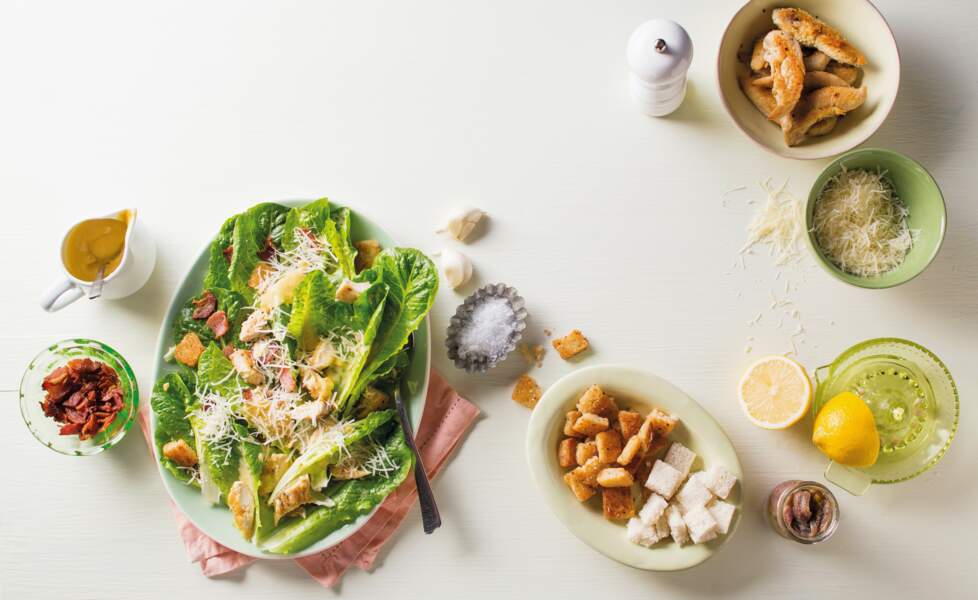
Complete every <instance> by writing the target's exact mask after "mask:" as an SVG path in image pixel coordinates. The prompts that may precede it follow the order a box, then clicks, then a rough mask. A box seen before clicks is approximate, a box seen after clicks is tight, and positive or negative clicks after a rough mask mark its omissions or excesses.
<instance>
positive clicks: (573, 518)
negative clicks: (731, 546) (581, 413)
mask: <svg viewBox="0 0 978 600" xmlns="http://www.w3.org/2000/svg"><path fill="white" fill-rule="evenodd" d="M591 384H597V385H600V386H601V388H602V389H603V390H605V391H606V392H607V393H609V394H611V395H612V396H614V397H615V398H616V399H617V400H618V402H619V404H621V405H623V406H628V407H634V408H635V409H636V410H638V411H640V412H642V414H645V413H647V412H648V411H650V410H652V408H655V407H658V408H661V409H662V410H665V411H666V412H669V413H671V414H672V415H675V416H676V417H679V419H680V420H681V422H682V423H681V424H680V425H679V426H678V427H677V428H676V430H675V431H674V432H673V433H672V435H670V438H671V439H672V440H674V441H677V442H682V443H683V444H684V445H685V446H687V447H689V448H690V449H691V450H692V451H693V452H695V453H696V454H697V457H698V458H697V459H696V463H695V464H694V465H693V470H694V471H698V470H700V469H703V468H704V467H707V466H710V465H714V464H721V465H723V466H724V467H726V468H727V469H728V470H729V471H730V472H731V473H733V474H734V475H736V476H737V479H738V480H739V483H738V484H737V485H736V486H735V487H734V490H733V492H731V494H730V497H729V498H728V499H727V502H730V503H731V504H733V505H734V506H736V507H737V512H736V513H735V514H734V520H733V523H731V525H730V530H729V531H728V532H727V534H726V535H722V536H720V537H719V538H717V539H716V540H714V541H712V542H708V543H706V544H701V545H687V546H684V547H682V548H680V547H679V546H678V545H676V544H675V543H674V542H673V541H672V540H669V541H666V542H660V543H659V544H656V545H655V546H653V547H652V548H644V547H642V546H638V545H635V544H633V543H631V542H629V541H628V539H626V537H625V526H624V523H612V522H610V521H607V520H605V518H604V517H603V516H602V515H601V498H600V497H599V495H595V496H594V497H593V498H591V500H589V501H588V502H585V503H581V502H578V501H577V500H576V499H575V498H574V496H573V495H572V494H571V492H570V490H569V489H568V488H567V486H566V485H564V482H563V479H562V478H563V476H564V473H565V471H566V469H563V468H561V466H560V465H559V464H557V444H558V443H559V442H560V440H561V438H562V437H563V426H564V416H565V415H566V413H567V412H568V411H569V410H572V409H573V408H574V405H575V403H576V402H577V399H578V398H579V397H580V396H581V393H583V392H584V390H585V388H587V386H589V385H591ZM526 456H527V461H528V462H529V464H530V473H531V474H532V476H533V479H534V481H535V482H536V485H537V488H538V489H539V490H540V494H541V495H542V496H543V499H544V501H545V502H546V503H547V505H548V506H549V507H550V509H551V510H552V511H553V512H554V514H555V515H557V518H559V519H560V520H561V521H562V522H563V523H564V525H565V526H567V528H568V529H570V530H571V533H573V534H574V535H576V536H577V537H578V538H580V539H581V540H582V541H584V542H585V543H587V544H588V545H590V546H591V547H592V548H594V549H595V550H597V551H598V552H600V553H602V554H604V555H605V556H607V557H609V558H612V559H614V560H617V561H618V562H620V563H623V564H626V565H629V566H632V567H635V568H638V569H645V570H648V571H678V570H681V569H688V568H690V567H694V566H696V565H698V564H700V563H701V562H703V561H705V560H706V559H708V558H710V557H711V556H713V555H714V554H715V553H716V552H717V551H718V550H719V549H720V547H721V546H722V545H723V544H724V543H726V542H727V540H729V539H730V538H731V537H732V536H733V534H734V532H735V531H736V529H737V524H738V523H739V522H740V517H741V512H742V511H743V507H742V503H743V500H742V497H741V496H742V494H741V490H742V489H743V488H742V486H743V478H744V474H743V469H742V468H741V466H740V460H739V459H738V458H737V453H736V451H735V450H734V447H733V444H731V443H730V440H729V439H727V436H726V434H724V432H723V430H722V429H721V428H720V425H719V424H717V422H716V421H714V420H713V417H711V416H710V415H709V413H707V412H706V410H704V409H703V407H702V406H700V405H699V404H697V403H696V402H695V401H694V400H693V399H692V398H690V397H689V396H687V395H686V394H684V393H683V392H682V390H680V389H679V388H677V387H676V386H674V385H672V384H671V383H669V382H668V381H666V380H664V379H662V378H661V377H657V376H655V375H653V374H651V373H648V372H646V371H643V370H641V369H636V368H633V367H627V366H594V367H587V368H584V369H579V370H577V371H574V372H573V373H570V374H568V375H566V376H564V377H563V378H561V379H560V380H559V381H558V382H557V383H555V384H553V385H552V386H551V387H550V389H548V390H547V392H546V393H545V394H544V395H543V398H541V399H540V402H539V403H538V404H537V406H536V408H534V409H533V414H532V416H531V417H530V425H529V428H528V430H527V433H526Z"/></svg>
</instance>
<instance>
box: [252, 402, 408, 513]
mask: <svg viewBox="0 0 978 600" xmlns="http://www.w3.org/2000/svg"><path fill="white" fill-rule="evenodd" d="M393 418H394V411H392V410H378V411H376V412H373V413H370V414H369V415H368V416H367V417H366V418H365V419H362V420H360V421H356V422H354V423H351V424H350V425H348V426H347V428H348V429H347V431H345V432H344V434H343V436H342V443H340V442H339V441H338V440H336V439H335V438H333V437H332V436H328V437H326V438H324V440H323V441H321V442H320V443H319V444H316V445H314V446H313V447H311V448H309V449H308V450H306V451H305V452H303V453H302V454H301V455H299V457H298V458H296V459H295V461H294V462H293V463H292V465H291V466H289V468H288V470H287V471H286V472H285V473H283V474H282V477H281V478H280V479H279V480H278V482H277V483H276V484H275V488H274V489H273V490H272V493H271V494H270V498H272V499H274V498H275V497H276V496H278V495H279V494H280V493H282V490H284V489H285V488H286V487H288V485H289V484H290V483H292V482H293V481H294V480H295V479H297V478H299V477H302V476H303V475H305V474H307V473H308V474H309V475H311V476H313V478H314V479H315V478H316V476H318V475H319V474H320V473H322V472H324V471H325V470H326V467H327V466H329V465H331V464H335V463H337V462H339V461H340V459H341V458H343V451H344V448H347V447H349V446H352V445H353V444H355V443H356V442H359V441H360V440H363V439H366V437H367V436H369V435H370V434H372V433H373V432H374V431H376V430H377V429H378V428H379V427H380V426H381V425H383V424H385V423H387V422H388V421H390V420H391V419H393Z"/></svg>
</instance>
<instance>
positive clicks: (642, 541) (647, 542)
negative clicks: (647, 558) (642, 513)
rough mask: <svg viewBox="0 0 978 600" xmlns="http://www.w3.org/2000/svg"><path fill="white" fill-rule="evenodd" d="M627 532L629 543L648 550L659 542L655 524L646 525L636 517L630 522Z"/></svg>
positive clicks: (626, 528)
mask: <svg viewBox="0 0 978 600" xmlns="http://www.w3.org/2000/svg"><path fill="white" fill-rule="evenodd" d="M625 531H626V535H627V536H628V541H629V542H631V543H633V544H638V545H639V546H645V547H646V548H648V547H650V546H652V545H654V544H655V543H656V542H658V541H659V534H658V532H657V530H656V528H655V524H653V525H652V526H649V525H646V524H645V523H643V522H642V521H641V520H639V519H636V518H635V517H632V518H631V519H629V520H628V525H626V526H625Z"/></svg>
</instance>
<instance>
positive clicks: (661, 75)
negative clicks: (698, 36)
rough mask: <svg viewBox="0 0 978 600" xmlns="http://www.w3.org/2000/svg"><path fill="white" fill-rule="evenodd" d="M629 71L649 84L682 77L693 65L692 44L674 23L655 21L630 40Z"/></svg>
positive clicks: (646, 25) (639, 27)
mask: <svg viewBox="0 0 978 600" xmlns="http://www.w3.org/2000/svg"><path fill="white" fill-rule="evenodd" d="M627 57H628V67H629V68H630V69H631V70H632V73H634V74H635V75H636V76H637V77H638V78H639V79H642V80H644V81H646V82H648V83H656V82H662V81H669V80H672V79H676V78H679V77H682V76H683V75H685V74H686V71H687V70H688V69H689V65H690V63H691V62H692V61H693V40H691V39H690V37H689V34H688V33H686V30H685V29H683V28H682V26H680V25H679V24H678V23H676V22H675V21H670V20H669V19H652V20H651V21H646V22H645V23H642V24H641V25H639V26H638V29H636V30H635V32H634V33H632V37H631V38H629V40H628V51H627Z"/></svg>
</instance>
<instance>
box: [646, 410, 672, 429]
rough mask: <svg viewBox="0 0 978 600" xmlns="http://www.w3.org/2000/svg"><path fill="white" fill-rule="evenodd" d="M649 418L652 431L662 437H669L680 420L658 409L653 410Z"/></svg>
mask: <svg viewBox="0 0 978 600" xmlns="http://www.w3.org/2000/svg"><path fill="white" fill-rule="evenodd" d="M648 418H649V419H650V420H651V421H652V431H654V432H655V434H656V435H661V436H667V435H669V434H670V433H672V430H673V429H675V428H676V425H678V424H679V419H677V418H676V417H674V416H672V415H668V414H666V413H664V412H662V411H661V410H659V409H658V408H653V409H652V412H650V413H649V416H648Z"/></svg>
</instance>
